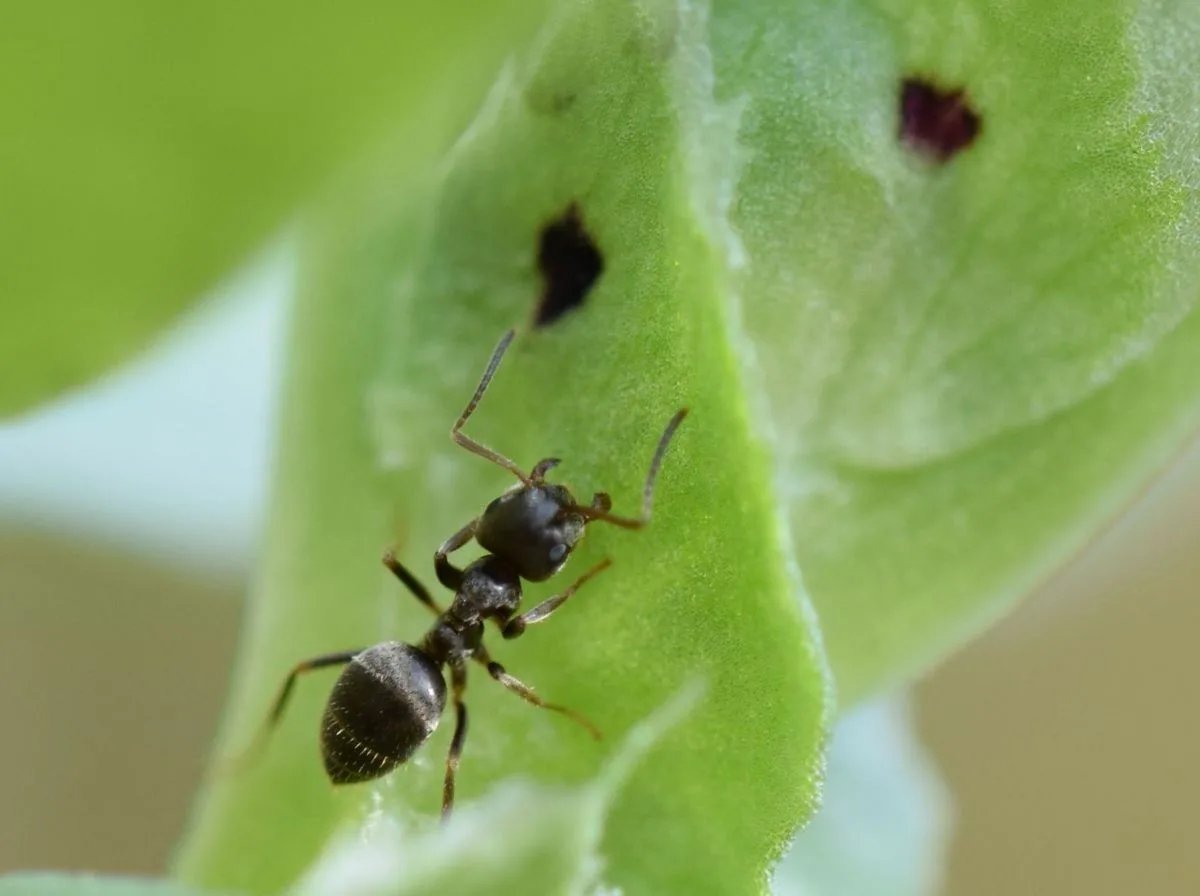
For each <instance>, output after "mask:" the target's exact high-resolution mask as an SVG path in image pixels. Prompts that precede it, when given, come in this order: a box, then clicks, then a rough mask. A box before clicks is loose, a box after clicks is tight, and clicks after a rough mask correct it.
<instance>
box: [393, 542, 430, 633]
mask: <svg viewBox="0 0 1200 896" xmlns="http://www.w3.org/2000/svg"><path fill="white" fill-rule="evenodd" d="M383 565H384V566H386V567H387V568H388V569H390V570H391V571H392V575H394V576H395V577H396V578H398V579H399V580H400V581H401V582H403V583H404V587H405V588H407V589H408V590H409V591H410V592H411V593H412V596H413V597H415V598H416V599H417V600H419V601H420V602H421V603H423V604H424V605H425V606H427V607H428V608H429V611H430V612H431V613H433V615H434V616H441V615H442V613H443V612H444V611H443V610H442V608H441V607H440V606H439V605H438V602H437V601H435V600H434V599H433V595H431V594H430V593H429V589H428V588H426V587H425V586H424V585H422V584H421V582H420V581H419V580H418V579H417V577H416V576H414V575H413V574H412V573H411V572H409V571H408V569H407V568H406V567H405V566H404V564H402V563H401V562H400V561H399V560H397V559H396V549H395V548H392V549H391V550H390V551H388V552H387V553H386V554H384V555H383Z"/></svg>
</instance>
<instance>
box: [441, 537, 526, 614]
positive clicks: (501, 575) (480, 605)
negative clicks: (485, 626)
mask: <svg viewBox="0 0 1200 896" xmlns="http://www.w3.org/2000/svg"><path fill="white" fill-rule="evenodd" d="M520 605H521V579H520V577H519V576H518V574H517V569H516V567H515V566H513V565H512V564H511V563H509V562H508V561H507V560H505V559H504V558H502V557H497V556H496V555H494V554H486V555H485V556H483V557H480V558H479V559H478V560H476V561H475V562H474V563H472V564H470V565H469V566H468V567H467V568H466V569H464V570H463V576H462V584H461V585H459V588H458V592H457V593H456V594H455V595H454V601H453V602H452V603H451V604H450V609H449V611H448V612H447V614H446V615H447V616H449V617H451V619H453V620H457V621H460V622H462V623H464V624H470V623H474V622H478V621H481V620H484V619H491V618H493V617H499V618H500V619H507V618H508V617H509V616H511V615H512V614H513V613H515V612H516V611H517V607H519V606H520Z"/></svg>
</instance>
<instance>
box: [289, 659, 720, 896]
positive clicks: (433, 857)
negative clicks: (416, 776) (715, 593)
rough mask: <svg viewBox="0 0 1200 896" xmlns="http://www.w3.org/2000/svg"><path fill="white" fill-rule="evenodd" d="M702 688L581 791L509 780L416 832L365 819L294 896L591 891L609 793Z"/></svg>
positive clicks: (650, 722)
mask: <svg viewBox="0 0 1200 896" xmlns="http://www.w3.org/2000/svg"><path fill="white" fill-rule="evenodd" d="M704 690H705V688H704V687H703V686H702V685H700V684H699V683H698V682H693V683H692V685H690V686H686V687H685V688H683V690H681V691H680V693H679V694H677V695H676V696H675V697H673V698H672V699H671V700H670V702H668V703H667V704H666V705H665V706H663V707H660V708H659V709H658V710H656V711H655V712H654V713H652V714H651V715H650V717H649V718H647V719H644V720H642V721H641V722H640V723H638V724H637V725H636V726H634V728H633V729H632V730H631V731H630V732H629V734H628V735H627V736H626V737H625V739H624V742H623V743H622V744H621V745H620V747H619V748H618V749H617V751H616V753H615V754H614V755H613V757H612V758H611V759H610V760H609V761H608V762H607V763H606V764H605V767H604V768H603V769H601V771H600V773H599V774H598V775H597V776H596V777H595V778H594V779H593V780H591V781H589V782H587V783H586V784H584V785H581V786H579V787H556V788H548V787H540V786H538V785H535V784H533V783H532V782H530V781H513V782H506V783H505V784H504V785H502V786H501V787H499V788H497V790H496V791H495V792H493V793H491V794H489V795H488V796H487V797H486V798H484V799H483V800H480V801H479V802H478V803H476V804H473V805H470V806H466V807H464V808H462V809H460V810H459V811H458V812H457V813H456V814H454V815H453V816H452V817H451V818H450V819H449V820H448V821H447V822H446V823H445V824H444V825H441V826H439V827H437V828H434V829H432V830H426V831H421V832H417V831H413V830H411V829H407V828H406V826H405V825H404V824H403V823H402V822H400V821H398V820H397V819H396V818H395V817H394V816H392V815H388V814H385V813H383V812H374V813H372V814H371V815H370V816H368V818H367V820H366V823H365V824H363V825H362V826H361V828H360V829H356V830H352V831H349V832H348V833H347V834H346V835H345V836H344V837H342V838H339V839H337V840H335V842H334V844H333V845H332V846H331V847H330V848H329V849H328V850H327V851H326V853H325V855H323V856H322V857H321V859H320V861H319V862H318V863H317V865H316V867H315V868H313V869H312V870H311V871H310V872H309V873H308V874H306V875H305V877H304V880H303V881H302V882H301V884H300V885H299V886H298V887H297V888H296V889H295V890H294V891H293V893H294V896H343V894H344V896H409V894H411V896H422V894H426V893H454V894H456V896H470V894H475V893H478V894H480V896H490V894H495V893H578V894H581V896H582V894H584V893H594V892H596V890H597V888H598V887H599V886H600V884H601V881H602V879H603V877H604V874H605V870H606V869H605V862H604V857H603V855H602V854H601V853H600V845H601V844H600V840H601V834H602V833H603V831H604V822H605V816H606V814H607V812H608V809H609V807H610V805H611V803H612V799H613V797H614V796H615V795H616V793H617V791H618V790H619V788H620V787H621V786H622V785H624V783H625V780H626V779H627V778H628V777H629V774H630V772H631V771H632V770H633V769H634V768H635V767H636V766H637V765H638V764H639V763H640V762H641V761H642V760H643V758H644V756H645V754H646V753H647V752H648V751H649V750H650V749H651V748H652V747H653V746H654V745H655V744H656V742H658V741H659V740H661V738H662V736H663V734H664V733H665V732H666V731H668V730H669V729H670V728H671V727H673V726H674V725H676V724H678V723H679V721H680V719H681V718H683V717H684V716H685V715H686V714H687V713H688V712H689V711H690V710H691V709H692V708H694V707H695V705H696V703H697V701H698V698H700V696H701V695H702V694H703V692H704Z"/></svg>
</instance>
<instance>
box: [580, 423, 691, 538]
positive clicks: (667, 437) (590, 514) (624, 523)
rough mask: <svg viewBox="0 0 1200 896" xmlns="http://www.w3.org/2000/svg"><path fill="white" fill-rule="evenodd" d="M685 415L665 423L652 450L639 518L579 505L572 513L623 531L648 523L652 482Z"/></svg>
mask: <svg viewBox="0 0 1200 896" xmlns="http://www.w3.org/2000/svg"><path fill="white" fill-rule="evenodd" d="M687 414H688V409H687V408H680V409H679V410H678V411H676V412H675V416H674V417H672V418H671V420H670V422H669V423H667V428H666V429H664V430H663V434H662V435H661V436H660V437H659V439H658V447H657V448H655V449H654V457H653V458H652V459H651V461H650V469H649V471H648V472H647V473H646V485H645V487H644V488H643V489H642V515H641V516H639V517H628V516H617V515H616V514H612V513H609V512H608V511H607V510H603V509H601V508H599V507H584V506H580V505H577V506H576V507H574V508H572V509H573V511H574V512H575V513H578V514H579V515H580V516H582V517H583V518H584V519H586V520H601V521H603V522H605V523H612V524H613V525H614V526H620V527H621V528H623V529H641V528H642V527H643V526H645V525H646V524H647V523H649V522H650V507H651V505H652V504H653V503H654V482H655V480H656V479H657V478H658V468H659V467H660V466H662V461H663V457H664V456H665V455H666V453H667V446H668V445H670V444H671V437H672V436H674V435H675V430H677V429H678V428H679V424H680V423H682V422H683V418H684V417H686V416H687Z"/></svg>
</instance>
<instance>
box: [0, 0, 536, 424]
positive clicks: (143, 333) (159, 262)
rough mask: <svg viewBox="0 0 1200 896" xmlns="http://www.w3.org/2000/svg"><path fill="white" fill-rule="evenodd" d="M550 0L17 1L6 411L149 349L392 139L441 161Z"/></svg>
mask: <svg viewBox="0 0 1200 896" xmlns="http://www.w3.org/2000/svg"><path fill="white" fill-rule="evenodd" d="M547 5H548V4H547V2H545V0H541V2H528V0H510V2H489V3H482V4H481V3H476V2H474V0H450V2H429V0H419V2H406V3H389V2H382V0H369V2H360V3H351V4H348V5H347V4H331V3H300V4H297V3H288V2H282V0H271V2H265V3H254V4H240V5H222V4H215V5H214V4H199V3H170V4H162V3H156V2H152V0H116V2H110V3H105V4H103V6H101V5H94V4H80V5H78V6H77V7H74V8H72V10H71V14H70V15H67V16H64V15H62V14H61V10H57V9H54V8H52V7H50V6H46V5H41V4H20V5H17V6H14V7H12V8H11V9H9V10H8V12H7V15H6V16H5V23H4V28H3V30H2V31H0V114H2V115H3V121H4V132H5V134H6V138H5V139H4V140H3V141H2V142H0V196H3V197H4V214H3V215H0V246H2V247H3V250H2V255H0V260H2V263H0V296H3V307H4V315H3V319H4V325H3V327H0V415H2V414H7V413H12V412H14V411H17V410H20V409H22V408H25V407H28V406H29V405H30V404H32V403H33V402H36V401H38V400H39V399H44V398H46V397H49V396H51V395H53V394H54V393H55V392H57V391H59V390H61V389H63V388H66V387H69V386H74V385H77V384H79V383H81V382H83V381H85V380H86V379H88V378H89V377H92V376H94V375H96V374H97V373H98V372H100V371H102V370H104V369H105V368H106V367H108V366H110V365H112V364H113V363H115V362H117V361H119V360H121V359H122V358H124V357H126V356H127V355H129V354H130V353H131V352H132V351H134V350H136V349H138V348H139V347H141V346H142V345H144V344H145V342H146V341H147V340H148V338H149V337H150V336H152V335H153V334H154V333H155V332H157V331H158V330H160V329H161V328H162V327H163V326H165V325H166V324H167V323H168V322H170V321H171V320H172V319H173V318H174V317H175V316H176V315H177V314H178V312H179V311H180V310H181V309H182V308H183V307H185V306H186V305H187V303H189V302H190V301H192V300H193V299H194V298H195V297H196V296H197V294H198V293H199V292H200V291H201V290H202V289H204V288H205V287H206V286H208V285H209V284H211V283H212V282H213V280H214V279H215V278H216V277H217V276H219V275H221V274H223V273H224V272H225V271H227V270H228V269H229V268H230V266H231V265H233V264H234V263H236V262H238V261H239V260H241V258H243V257H244V256H245V255H246V254H247V252H248V251H249V250H251V249H252V248H254V247H255V245H256V244H258V243H260V242H261V241H262V240H263V239H264V238H265V237H266V236H267V235H268V234H269V233H271V231H273V230H274V229H276V228H278V227H279V225H280V223H281V221H282V219H283V218H284V216H285V215H287V214H289V213H290V212H291V211H292V210H293V209H294V207H295V206H296V205H297V204H298V203H299V202H301V201H302V200H305V199H307V198H309V197H310V195H311V194H312V192H313V191H314V190H315V189H316V188H317V187H319V186H320V185H321V184H322V183H323V182H324V181H326V180H328V179H329V178H330V176H331V175H332V174H334V173H335V172H337V171H338V170H339V169H341V168H344V167H345V166H346V164H347V163H348V162H350V161H353V160H356V159H358V160H361V159H362V158H364V157H365V156H366V155H367V154H368V153H369V152H371V151H374V150H377V149H378V147H379V145H380V143H381V141H384V142H386V143H387V144H388V146H389V149H388V152H389V153H390V155H391V157H392V158H393V159H394V161H395V163H396V164H397V165H398V166H399V167H401V168H403V167H404V166H406V165H422V164H427V162H428V159H429V158H430V157H431V156H432V155H433V154H435V153H437V152H439V151H441V150H442V149H443V148H444V146H445V144H446V142H447V140H448V138H449V137H450V136H452V135H453V134H454V133H456V132H457V130H458V129H459V128H460V127H461V126H462V124H463V122H464V120H465V118H464V116H465V114H468V113H469V112H470V110H471V108H472V107H473V106H474V104H475V103H476V102H477V101H478V99H479V97H480V96H481V95H482V94H483V92H484V90H485V89H486V85H487V84H488V82H489V81H490V79H491V77H492V76H493V73H494V72H495V69H496V67H497V65H498V64H499V63H500V61H501V60H502V59H503V58H504V56H505V55H506V54H507V53H509V52H511V51H512V50H513V49H514V48H515V47H517V46H520V44H521V43H522V42H523V41H524V40H526V39H527V37H528V35H529V34H530V33H531V32H532V29H533V27H534V26H535V24H536V23H537V22H538V21H539V19H540V17H541V14H542V13H543V12H544V10H545V8H546V7H547ZM373 148H374V150H373Z"/></svg>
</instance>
